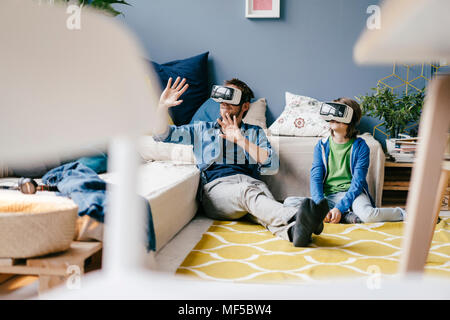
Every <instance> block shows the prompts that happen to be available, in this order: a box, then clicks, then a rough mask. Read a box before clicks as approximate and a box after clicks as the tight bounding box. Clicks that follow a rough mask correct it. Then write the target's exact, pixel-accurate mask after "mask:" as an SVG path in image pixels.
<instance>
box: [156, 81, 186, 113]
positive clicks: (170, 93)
mask: <svg viewBox="0 0 450 320" xmlns="http://www.w3.org/2000/svg"><path fill="white" fill-rule="evenodd" d="M180 80H181V78H180V77H177V79H176V80H175V82H174V83H173V84H172V77H170V78H169V81H167V85H166V88H165V89H164V91H163V92H162V93H161V96H160V98H159V105H160V107H165V108H170V107H175V106H178V105H180V104H181V103H182V102H183V100H178V99H179V98H180V96H181V95H182V94H183V93H185V92H186V90H187V89H188V87H189V84H187V83H186V78H183V80H181V81H180Z"/></svg>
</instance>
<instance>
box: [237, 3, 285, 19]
mask: <svg viewBox="0 0 450 320" xmlns="http://www.w3.org/2000/svg"><path fill="white" fill-rule="evenodd" d="M245 17H246V18H279V17H280V0H245Z"/></svg>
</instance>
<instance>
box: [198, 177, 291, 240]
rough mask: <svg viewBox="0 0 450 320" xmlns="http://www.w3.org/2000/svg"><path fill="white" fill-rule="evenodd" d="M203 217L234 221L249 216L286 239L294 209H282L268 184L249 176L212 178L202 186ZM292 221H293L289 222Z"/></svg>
mask: <svg viewBox="0 0 450 320" xmlns="http://www.w3.org/2000/svg"><path fill="white" fill-rule="evenodd" d="M202 205H203V208H204V210H205V214H206V215H207V216H208V217H209V218H211V219H216V220H236V219H239V218H242V217H244V216H245V215H247V213H248V214H249V215H248V218H250V220H252V221H253V222H256V223H259V224H261V225H263V226H264V227H265V228H267V229H268V230H269V231H270V232H272V233H273V234H274V235H276V236H278V237H280V238H282V239H285V240H289V236H288V233H287V230H288V229H289V228H290V227H291V226H293V225H294V224H295V218H294V216H295V214H296V212H297V210H298V209H297V208H295V207H287V206H283V204H281V203H279V202H278V201H276V200H275V199H274V197H273V196H272V193H271V192H270V191H269V188H268V187H267V185H266V184H265V183H264V182H262V181H260V180H257V179H254V178H252V177H249V176H246V175H243V174H236V175H232V176H228V177H223V178H218V179H215V180H213V181H211V182H209V183H207V184H205V185H204V186H203V199H202ZM291 218H294V219H293V221H292V222H289V220H291Z"/></svg>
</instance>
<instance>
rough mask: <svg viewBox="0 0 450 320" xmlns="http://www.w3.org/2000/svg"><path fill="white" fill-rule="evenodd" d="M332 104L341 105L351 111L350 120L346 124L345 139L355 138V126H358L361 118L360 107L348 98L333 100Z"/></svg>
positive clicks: (356, 133)
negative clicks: (337, 103)
mask: <svg viewBox="0 0 450 320" xmlns="http://www.w3.org/2000/svg"><path fill="white" fill-rule="evenodd" d="M333 102H339V103H343V104H345V105H347V106H349V107H350V108H352V109H353V116H352V120H351V121H350V123H349V124H348V128H347V134H346V135H345V137H346V138H349V139H352V138H356V136H357V135H358V134H359V131H358V130H357V129H356V126H357V125H358V124H359V121H360V120H361V117H362V112H361V107H360V106H359V103H358V102H356V101H355V100H353V99H350V98H339V99H335V100H333ZM331 134H333V130H331Z"/></svg>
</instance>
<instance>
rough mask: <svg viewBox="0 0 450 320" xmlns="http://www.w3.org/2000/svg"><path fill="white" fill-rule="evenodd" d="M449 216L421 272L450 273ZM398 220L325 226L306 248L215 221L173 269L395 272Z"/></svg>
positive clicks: (262, 277)
mask: <svg viewBox="0 0 450 320" xmlns="http://www.w3.org/2000/svg"><path fill="white" fill-rule="evenodd" d="M449 223H450V217H445V218H442V220H441V222H440V223H439V224H438V225H437V226H436V231H435V234H434V237H433V242H432V244H431V249H430V253H429V255H428V260H427V264H426V267H425V273H426V274H428V275H434V276H448V277H450V227H449ZM403 227H404V224H403V223H402V222H385V223H367V224H325V228H324V230H323V232H322V234H321V235H320V236H313V243H312V244H311V245H310V246H309V247H306V248H296V247H294V246H293V245H292V243H290V242H288V241H285V240H281V239H279V238H277V237H275V236H273V235H272V234H271V233H270V232H269V231H267V230H266V229H265V228H264V227H262V226H260V225H255V224H252V223H249V222H243V221H234V222H230V221H215V222H214V223H213V225H212V226H211V227H210V228H209V230H208V231H207V232H206V233H205V234H204V235H203V237H202V239H201V240H200V242H199V243H198V244H197V245H196V246H195V248H194V249H193V250H192V251H191V252H190V253H189V255H188V256H187V257H186V259H185V260H184V262H183V263H182V264H181V266H180V267H179V268H178V270H177V274H179V275H190V276H194V277H197V278H201V279H205V280H219V281H236V282H268V281H276V282H280V281H300V282H304V281H316V280H324V279H333V278H338V277H346V278H348V277H367V276H368V275H371V274H374V273H378V274H381V275H383V276H389V275H394V274H395V273H396V272H397V269H398V264H399V258H400V251H401V243H402V239H403Z"/></svg>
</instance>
